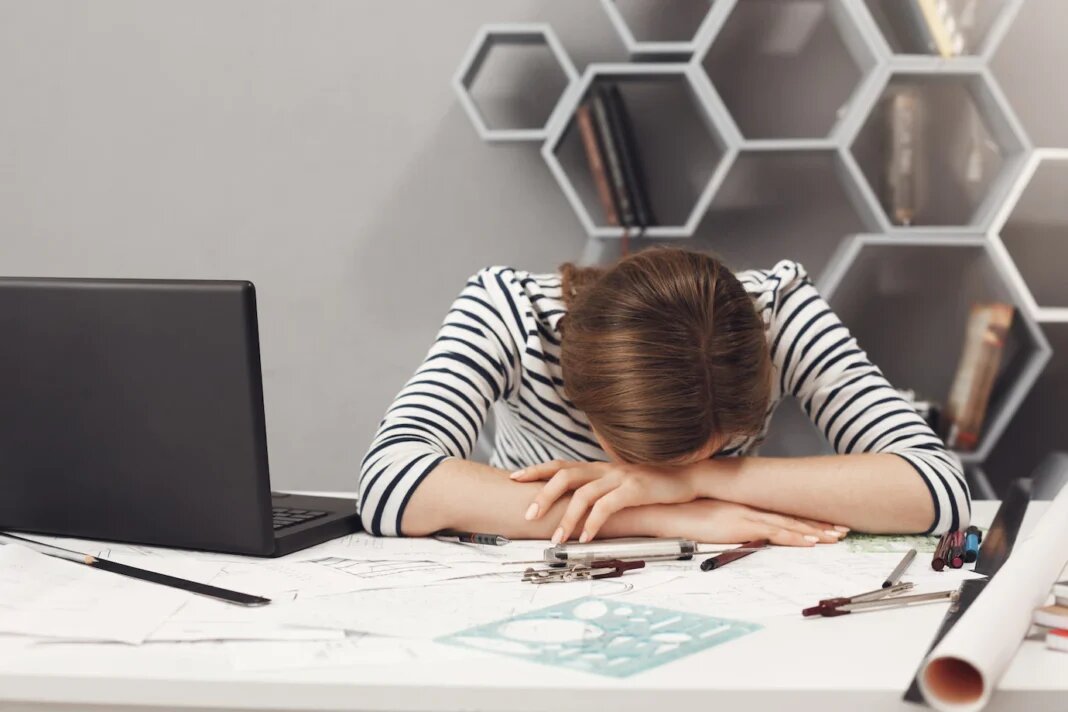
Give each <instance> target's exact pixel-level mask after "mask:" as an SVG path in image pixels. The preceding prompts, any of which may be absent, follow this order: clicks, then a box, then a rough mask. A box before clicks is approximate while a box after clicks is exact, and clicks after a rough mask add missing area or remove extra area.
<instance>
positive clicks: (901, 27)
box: [864, 0, 1022, 57]
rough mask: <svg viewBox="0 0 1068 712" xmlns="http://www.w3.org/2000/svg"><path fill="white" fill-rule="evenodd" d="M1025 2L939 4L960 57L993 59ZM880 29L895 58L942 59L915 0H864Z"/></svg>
mask: <svg viewBox="0 0 1068 712" xmlns="http://www.w3.org/2000/svg"><path fill="white" fill-rule="evenodd" d="M1021 2H1022V0H936V6H938V7H939V8H941V9H942V11H943V12H944V14H945V19H941V20H939V22H942V23H944V26H945V27H946V28H947V30H949V33H950V34H949V36H951V37H953V38H955V42H956V43H958V44H959V52H958V55H981V56H983V57H989V56H990V55H991V54H992V53H993V52H994V50H995V49H996V48H997V45H998V43H999V42H1000V41H1001V38H1002V37H1003V36H1004V35H1005V32H1006V31H1007V30H1008V27H1009V25H1011V24H1012V20H1013V18H1014V17H1015V16H1016V12H1017V11H1018V10H1019V7H1020V4H1021ZM864 6H865V7H866V8H867V10H868V11H869V12H870V13H871V18H872V20H873V22H874V24H875V25H876V26H877V30H876V32H877V39H878V40H879V41H880V43H881V44H885V46H886V50H887V51H888V52H890V53H893V54H895V55H939V56H941V55H940V52H939V50H938V47H937V45H934V46H933V45H932V44H931V42H932V40H931V38H930V34H929V33H928V32H927V31H925V30H923V29H922V27H923V25H922V24H921V23H922V22H923V20H922V15H921V14H914V13H916V11H915V10H913V7H914V3H913V2H912V0H908V1H907V2H905V1H903V0H864Z"/></svg>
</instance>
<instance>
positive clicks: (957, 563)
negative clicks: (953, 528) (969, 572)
mask: <svg viewBox="0 0 1068 712" xmlns="http://www.w3.org/2000/svg"><path fill="white" fill-rule="evenodd" d="M949 545H950V548H949V555H948V556H947V557H946V563H947V564H949V566H950V568H953V569H959V568H960V567H961V566H964V532H953V533H952V534H950V539H949Z"/></svg>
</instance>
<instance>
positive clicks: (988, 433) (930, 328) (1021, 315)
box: [821, 235, 1050, 464]
mask: <svg viewBox="0 0 1068 712" xmlns="http://www.w3.org/2000/svg"><path fill="white" fill-rule="evenodd" d="M821 287H822V290H823V293H824V296H825V297H826V299H827V301H828V303H829V304H830V305H831V306H832V307H833V308H834V310H835V312H836V313H837V314H838V315H839V316H840V317H841V319H842V322H843V323H844V324H845V325H846V326H847V327H849V329H850V331H851V332H852V333H853V335H854V336H855V337H856V339H857V342H858V344H859V345H860V348H862V349H864V351H865V352H867V354H868V356H869V357H870V358H871V360H872V362H873V363H875V364H877V365H878V366H879V367H880V368H881V369H882V371H883V373H884V374H885V375H886V377H887V379H889V381H890V382H891V383H892V384H893V385H894V386H895V387H897V388H907V389H911V390H914V391H915V392H916V394H917V396H918V397H920V398H923V399H925V400H932V401H936V402H939V403H945V399H946V396H947V395H948V393H949V389H950V385H951V383H952V381H953V377H954V374H955V373H956V370H957V363H958V360H959V358H960V351H961V344H962V343H963V340H964V331H965V326H966V323H967V319H968V312H969V310H970V308H971V305H972V304H974V303H976V302H990V301H999V302H1008V303H1010V304H1013V305H1014V306H1016V307H1017V311H1016V316H1015V318H1014V320H1013V328H1012V330H1011V332H1010V335H1009V340H1008V344H1007V346H1006V352H1005V353H1006V359H1005V362H1004V363H1003V364H1002V370H1001V372H1000V373H999V376H998V380H997V382H996V384H995V387H994V391H993V393H992V394H991V398H990V405H989V407H988V410H987V417H986V420H985V423H984V426H983V431H982V434H981V436H980V444H979V447H978V448H977V449H976V450H975V451H974V452H961V453H958V454H959V456H960V458H961V460H962V461H963V462H965V463H969V464H970V463H979V462H982V461H983V459H984V458H985V456H986V455H987V453H989V452H990V450H991V448H992V447H993V446H994V445H995V444H996V443H997V440H998V438H999V436H1000V435H1001V433H1002V432H1003V431H1004V430H1005V427H1006V426H1007V425H1008V423H1009V422H1010V421H1011V420H1012V417H1013V414H1014V413H1015V411H1016V409H1017V407H1018V406H1019V404H1020V402H1021V401H1022V400H1023V398H1024V396H1026V395H1027V392H1028V391H1029V390H1030V389H1031V386H1032V385H1033V384H1034V382H1035V379H1036V378H1038V376H1039V374H1040V373H1041V371H1042V369H1043V367H1044V366H1045V364H1046V362H1047V361H1048V360H1049V357H1050V346H1049V342H1048V341H1047V339H1046V337H1045V336H1044V335H1043V333H1042V330H1041V328H1040V327H1039V326H1038V324H1037V323H1036V322H1035V320H1034V319H1033V317H1032V316H1031V315H1030V313H1028V311H1027V310H1026V309H1024V308H1020V307H1022V306H1023V295H1022V294H1021V293H1020V292H1019V290H1018V289H1017V285H1016V283H1015V281H1014V280H1013V279H1012V278H1011V276H1010V275H1009V274H1008V273H1007V270H1006V268H1005V265H1004V263H1003V261H1002V260H1001V259H1000V258H999V256H998V255H997V253H996V252H994V251H993V250H992V249H991V246H990V243H989V241H987V240H985V239H984V238H982V237H969V236H959V237H947V236H934V235H931V236H908V237H904V236H901V237H888V236H883V235H861V236H855V237H853V238H851V239H850V240H847V241H846V242H845V243H843V245H842V248H841V250H840V251H839V253H838V254H836V255H835V258H834V260H833V263H832V265H831V267H830V268H829V269H828V270H827V273H826V275H825V278H824V279H823V280H822V283H821Z"/></svg>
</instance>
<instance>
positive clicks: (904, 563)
mask: <svg viewBox="0 0 1068 712" xmlns="http://www.w3.org/2000/svg"><path fill="white" fill-rule="evenodd" d="M915 558H916V550H915V549H909V550H908V551H907V552H905V556H904V558H902V559H901V562H900V563H899V564H898V565H897V566H895V567H894V570H893V571H891V572H890V575H889V576H887V577H886V580H885V581H883V588H890V587H892V586H896V585H897V583H898V581H900V580H901V576H902V574H904V573H905V571H906V570H907V569H908V567H909V564H911V563H912V560H913V559H915Z"/></svg>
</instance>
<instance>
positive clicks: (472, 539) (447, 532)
mask: <svg viewBox="0 0 1068 712" xmlns="http://www.w3.org/2000/svg"><path fill="white" fill-rule="evenodd" d="M434 538H435V539H438V540H439V541H452V542H457V543H459V544H482V545H483V546H505V545H506V544H511V543H512V541H511V540H510V539H508V538H507V537H503V536H501V535H500V534H479V533H478V532H461V531H458V530H456V529H442V530H441V531H440V532H437V533H435V534H434Z"/></svg>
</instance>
